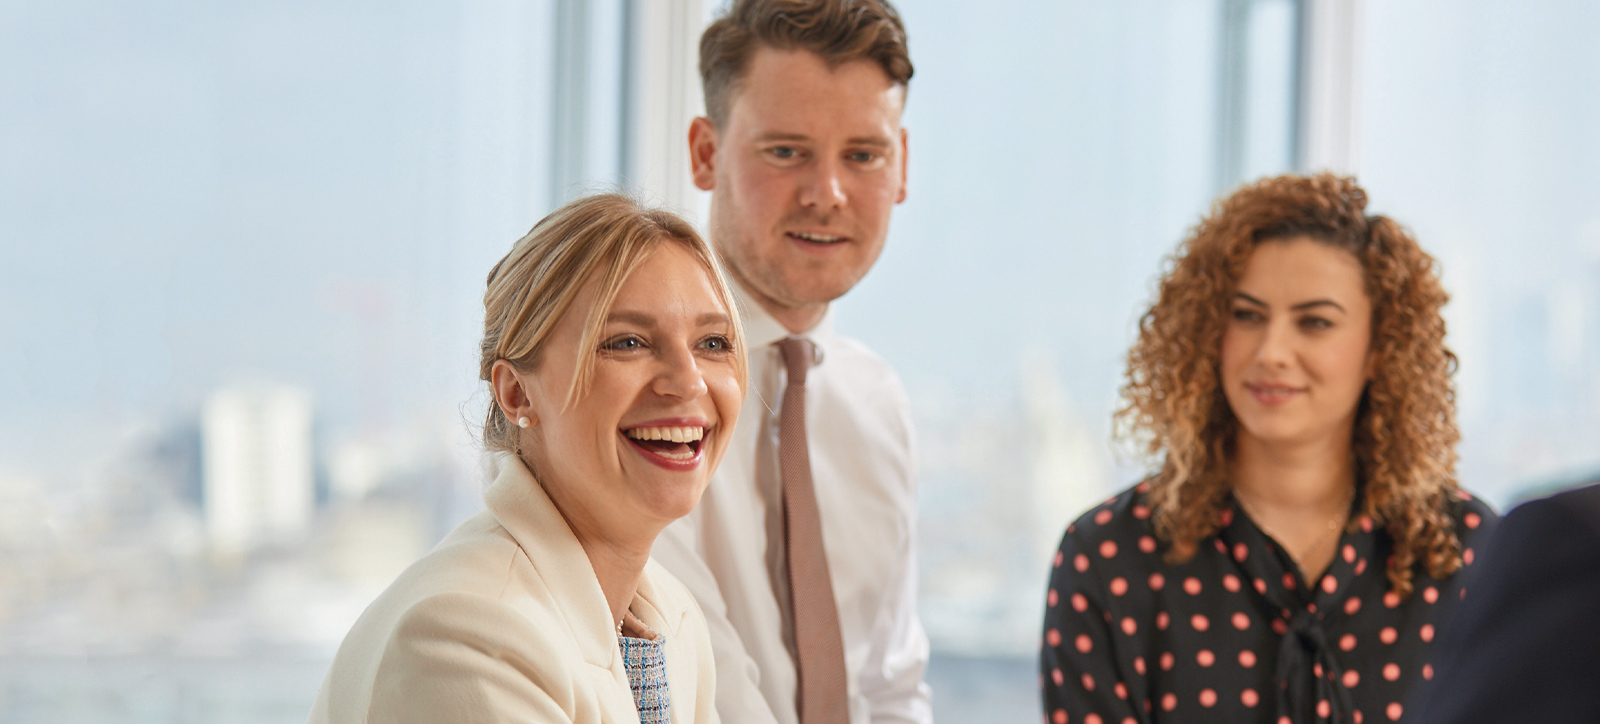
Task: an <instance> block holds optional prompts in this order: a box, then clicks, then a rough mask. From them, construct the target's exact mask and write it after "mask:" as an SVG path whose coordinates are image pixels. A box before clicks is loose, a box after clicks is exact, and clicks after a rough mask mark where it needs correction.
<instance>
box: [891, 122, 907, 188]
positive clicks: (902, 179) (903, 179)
mask: <svg viewBox="0 0 1600 724" xmlns="http://www.w3.org/2000/svg"><path fill="white" fill-rule="evenodd" d="M909 149H910V144H909V142H908V141H907V140H906V129H904V128H901V129H900V193H898V194H895V197H894V202H895V203H897V204H898V203H901V202H903V201H905V200H906V168H907V166H906V156H907V155H908V151H909Z"/></svg>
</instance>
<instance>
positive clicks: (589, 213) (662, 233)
mask: <svg viewBox="0 0 1600 724" xmlns="http://www.w3.org/2000/svg"><path fill="white" fill-rule="evenodd" d="M665 242H670V243H676V244H680V245H682V246H683V247H684V248H685V249H687V250H688V251H689V253H690V254H692V255H693V256H694V258H695V259H696V260H698V261H699V262H700V263H701V265H702V266H704V267H705V270H706V274H707V276H709V277H710V279H711V282H712V287H713V288H714V289H715V290H716V294H717V298H718V300H720V301H721V302H722V305H723V306H724V307H726V308H727V310H728V317H729V319H730V320H731V321H732V325H731V330H730V333H729V335H728V339H729V342H731V343H732V345H733V352H734V367H735V370H736V371H737V374H738V375H739V380H740V387H741V388H742V387H743V385H744V374H745V366H746V364H745V351H744V340H743V332H742V331H741V328H740V324H739V314H738V310H737V309H736V308H735V305H734V302H733V295H732V293H730V292H729V291H728V283H727V280H726V279H724V278H723V275H722V271H721V268H720V267H719V266H718V265H717V262H716V257H715V255H714V254H713V253H712V251H711V247H710V246H708V245H707V244H706V242H705V240H704V239H702V238H701V237H700V235H699V234H698V233H696V232H695V230H694V227H692V226H690V225H689V223H688V222H686V221H684V220H683V219H681V218H679V217H678V216H676V215H675V214H673V213H671V212H668V211H663V210H661V209H650V208H645V207H643V206H641V205H639V203H638V202H636V201H634V200H633V199H630V198H628V197H627V196H623V195H621V194H600V195H596V196H588V197H585V198H581V199H578V200H576V201H572V202H570V203H568V204H567V205H565V206H562V207H561V208H559V209H556V210H555V211H553V212H551V213H550V215H549V216H546V217H544V218H543V219H540V220H539V223H537V224H535V225H534V226H533V229H532V230H530V231H529V232H528V233H527V234H526V235H524V236H523V237H522V238H521V239H518V240H517V243H515V244H513V245H512V247H511V251H510V252H509V253H507V254H506V255H505V257H504V258H502V259H501V260H500V261H499V262H498V263H496V264H495V265H494V268H493V269H490V270H489V283H488V289H487V290H486V291H485V292H484V293H483V311H484V315H483V342H482V344H481V345H480V348H479V349H480V355H479V359H478V377H479V378H480V379H482V380H484V381H485V382H488V381H489V380H490V372H491V371H492V370H493V369H494V363H495V362H497V361H499V360H506V361H508V362H510V363H511V364H512V365H514V366H515V367H516V368H517V369H519V370H524V371H527V370H532V369H533V368H535V367H537V366H538V364H539V362H540V358H541V355H542V354H543V352H544V346H545V343H546V342H547V341H548V340H549V338H550V334H551V332H552V331H553V330H554V329H555V327H556V325H557V324H558V323H559V322H560V321H561V318H562V317H563V316H564V315H565V314H566V313H567V310H568V309H569V308H570V307H571V306H572V303H573V300H574V299H576V298H577V296H578V293H579V291H581V290H582V289H583V287H584V285H585V284H587V283H588V282H589V280H590V279H591V278H598V279H599V283H600V289H599V294H598V295H597V296H596V298H595V304H594V306H593V307H592V308H590V309H588V310H587V312H586V316H585V318H584V323H583V335H582V337H581V338H580V341H579V347H578V348H579V349H580V350H594V349H596V348H597V347H598V345H599V340H598V337H599V335H600V329H601V327H602V326H603V325H604V323H605V320H606V317H607V316H608V315H609V314H610V313H611V304H612V302H613V301H615V300H616V297H617V292H618V291H619V290H621V288H622V284H623V282H624V281H626V280H627V278H628V275H629V274H632V273H633V270H634V269H636V268H638V266H639V264H640V263H641V262H643V261H644V259H645V258H646V257H647V256H648V255H649V254H650V252H651V251H653V250H654V249H655V248H656V246H657V245H658V244H661V243H665ZM593 372H594V355H593V354H588V355H584V356H583V357H582V358H581V359H580V360H579V362H578V366H577V370H576V372H575V373H574V374H573V378H572V382H571V384H570V385H569V386H568V388H567V398H566V400H565V401H564V403H563V404H564V405H565V406H571V405H573V404H574V403H576V402H577V401H578V400H580V399H582V397H583V396H584V395H585V394H587V393H588V391H589V384H590V378H591V376H592V374H593ZM516 429H517V428H516V427H515V426H514V425H512V424H511V421H510V420H507V419H506V416H505V413H504V412H503V411H502V410H501V409H500V405H499V404H498V403H497V402H496V401H495V399H494V396H493V390H492V389H491V390H490V400H489V410H488V412H487V413H486V414H485V416H484V421H483V444H484V447H486V448H488V449H490V450H503V451H507V452H514V451H515V449H516V441H515V431H516Z"/></svg>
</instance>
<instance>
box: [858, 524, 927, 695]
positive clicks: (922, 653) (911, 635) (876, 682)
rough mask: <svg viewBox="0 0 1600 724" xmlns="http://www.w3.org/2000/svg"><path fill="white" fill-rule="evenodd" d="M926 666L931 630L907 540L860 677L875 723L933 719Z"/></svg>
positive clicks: (911, 546)
mask: <svg viewBox="0 0 1600 724" xmlns="http://www.w3.org/2000/svg"><path fill="white" fill-rule="evenodd" d="M910 530H916V527H915V525H913V526H911V528H910ZM927 668H928V635H927V634H926V633H925V632H923V630H922V621H921V620H920V619H918V618H917V562H916V553H915V550H914V546H913V545H912V544H911V543H910V542H909V541H908V542H907V545H905V546H904V547H903V549H902V550H901V552H900V556H899V561H898V562H897V563H896V566H895V577H894V579H893V580H892V581H889V582H888V591H887V593H886V595H885V596H884V605H883V609H882V612H881V613H880V615H879V616H878V619H877V621H875V622H874V625H873V629H872V647H871V653H870V654H869V657H868V659H867V662H866V664H865V665H864V666H863V667H862V671H861V673H860V675H859V676H858V677H857V682H858V683H859V684H860V686H861V693H862V694H863V695H864V696H865V697H866V699H867V701H868V703H869V704H870V705H871V707H872V722H873V724H932V722H933V703H932V698H931V693H930V691H929V689H928V685H927V684H926V683H925V682H924V681H923V675H924V674H925V673H926V671H927Z"/></svg>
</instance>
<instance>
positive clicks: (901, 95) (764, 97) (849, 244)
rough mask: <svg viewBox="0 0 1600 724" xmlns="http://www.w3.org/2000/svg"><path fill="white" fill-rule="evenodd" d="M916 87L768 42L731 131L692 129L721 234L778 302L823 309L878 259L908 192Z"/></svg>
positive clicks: (697, 165)
mask: <svg viewBox="0 0 1600 724" xmlns="http://www.w3.org/2000/svg"><path fill="white" fill-rule="evenodd" d="M904 103H905V91H904V88H902V87H901V86H899V85H897V84H896V83H894V82H893V81H892V80H890V79H889V76H888V74H886V73H884V71H883V68H882V67H880V66H879V65H878V64H877V63H875V62H873V61H870V60H856V61H850V62H847V63H844V64H841V65H839V66H837V67H833V68H830V67H828V64H827V63H826V62H825V61H824V60H823V59H822V57H821V56H819V55H817V54H815V53H812V52H810V51H805V50H776V49H772V48H761V49H759V50H757V51H756V53H755V55H754V56H753V57H752V58H751V60H750V64H749V67H748V68H747V69H746V72H745V75H744V78H743V80H742V81H741V82H740V84H739V86H738V87H737V88H736V89H735V90H734V92H733V96H732V99H731V104H730V107H729V112H728V119H727V121H726V122H725V123H724V124H723V127H722V128H720V129H714V128H712V127H711V124H710V121H708V120H706V119H704V118H701V119H697V120H696V121H695V125H694V127H693V128H692V129H691V131H690V145H691V154H692V156H693V159H694V174H695V183H696V185H697V186H699V187H700V188H702V189H707V190H710V191H711V192H712V196H711V237H712V239H713V241H714V242H715V243H716V244H717V247H718V251H719V252H720V253H721V254H722V256H723V259H724V261H725V262H726V264H727V265H728V267H729V271H730V272H731V273H732V274H733V276H734V277H735V278H736V279H738V281H739V282H740V284H741V285H742V286H744V288H745V290H746V291H748V292H750V293H751V294H752V295H754V296H755V297H756V298H757V299H758V300H759V301H761V302H762V303H763V306H766V307H767V308H769V309H773V308H774V307H776V308H777V309H775V310H773V311H778V310H805V309H808V308H810V309H819V308H823V307H825V305H826V304H827V303H828V302H830V301H832V300H834V299H837V298H838V297H840V296H842V295H843V294H844V293H845V292H847V291H850V288H851V287H853V286H855V284H856V282H858V281H860V280H861V277H863V276H865V275H866V273H867V271H868V270H869V269H871V268H872V264H873V262H875V261H877V259H878V254H879V253H880V252H882V251H883V242H884V238H885V237H886V236H887V235H888V232H889V212H890V211H891V210H892V209H893V207H894V205H895V204H897V203H900V202H901V201H903V200H905V196H906V182H905V178H906V136H905V131H904V130H903V129H901V128H900V112H901V110H902V108H903V107H904Z"/></svg>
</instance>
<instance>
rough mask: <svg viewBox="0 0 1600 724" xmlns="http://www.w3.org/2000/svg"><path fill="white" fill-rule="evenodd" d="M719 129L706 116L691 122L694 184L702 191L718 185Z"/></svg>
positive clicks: (690, 137)
mask: <svg viewBox="0 0 1600 724" xmlns="http://www.w3.org/2000/svg"><path fill="white" fill-rule="evenodd" d="M716 161H717V129H716V127H715V126H712V125H711V119H709V118H706V117H705V116H700V117H698V118H695V119H694V120H693V121H691V122H690V123H689V167H690V169H691V170H692V171H693V172H694V185H695V187H696V188H698V189H700V190H701V191H710V190H711V189H713V188H716V186H717V166H716Z"/></svg>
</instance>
